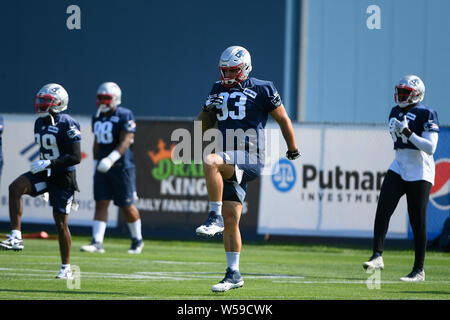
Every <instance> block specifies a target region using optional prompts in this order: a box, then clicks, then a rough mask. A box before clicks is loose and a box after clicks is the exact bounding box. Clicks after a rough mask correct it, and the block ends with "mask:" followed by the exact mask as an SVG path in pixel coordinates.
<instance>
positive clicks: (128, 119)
mask: <svg viewBox="0 0 450 320" xmlns="http://www.w3.org/2000/svg"><path fill="white" fill-rule="evenodd" d="M119 125H120V131H125V132H132V133H136V120H135V118H134V115H133V113H132V112H131V111H128V112H125V113H123V114H122V115H121V117H120V123H119Z"/></svg>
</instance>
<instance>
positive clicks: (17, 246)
mask: <svg viewBox="0 0 450 320" xmlns="http://www.w3.org/2000/svg"><path fill="white" fill-rule="evenodd" d="M0 249H2V250H14V251H22V250H23V240H22V239H17V238H15V237H14V238H13V237H11V236H9V238H8V240H4V241H2V242H0Z"/></svg>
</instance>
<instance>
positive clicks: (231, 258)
mask: <svg viewBox="0 0 450 320" xmlns="http://www.w3.org/2000/svg"><path fill="white" fill-rule="evenodd" d="M225 254H226V255H227V264H228V268H230V269H231V270H233V271H239V255H240V252H225Z"/></svg>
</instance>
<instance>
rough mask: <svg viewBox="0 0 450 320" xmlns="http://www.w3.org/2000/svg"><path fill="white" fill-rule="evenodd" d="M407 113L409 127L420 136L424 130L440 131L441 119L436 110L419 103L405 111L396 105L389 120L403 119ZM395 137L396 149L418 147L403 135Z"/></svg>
mask: <svg viewBox="0 0 450 320" xmlns="http://www.w3.org/2000/svg"><path fill="white" fill-rule="evenodd" d="M405 115H406V119H407V120H408V127H409V129H410V130H411V131H412V132H414V133H415V134H416V135H418V136H419V137H421V136H422V133H423V132H439V120H438V117H437V113H436V111H434V110H433V109H431V108H430V107H428V106H426V105H424V104H422V103H419V104H417V105H416V106H414V107H413V108H412V109H410V110H408V111H407V112H405V109H404V108H400V107H399V106H395V107H394V108H392V110H391V113H390V114H389V121H390V120H391V119H392V118H396V119H397V120H399V121H402V120H403V117H404V116H405ZM393 138H394V149H415V150H418V148H417V147H416V146H415V145H414V144H412V143H411V142H410V141H409V140H407V139H402V135H400V134H399V135H397V136H395V137H393Z"/></svg>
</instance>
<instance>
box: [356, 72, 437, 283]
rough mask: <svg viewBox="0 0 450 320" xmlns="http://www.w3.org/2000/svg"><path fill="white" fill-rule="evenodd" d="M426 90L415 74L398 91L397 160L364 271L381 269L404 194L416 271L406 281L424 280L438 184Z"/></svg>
mask: <svg viewBox="0 0 450 320" xmlns="http://www.w3.org/2000/svg"><path fill="white" fill-rule="evenodd" d="M424 95H425V85H424V84H423V82H422V80H421V79H420V78H419V77H417V76H415V75H407V76H404V77H403V78H402V79H401V80H400V82H399V84H398V85H396V86H395V102H396V103H397V104H398V105H397V106H395V107H394V108H392V110H391V112H390V114H389V132H390V134H391V136H392V139H393V141H394V149H395V159H394V161H393V162H392V164H391V166H390V167H389V170H388V172H387V174H386V177H385V178H384V181H383V184H382V186H381V191H380V198H379V200H378V205H377V211H376V217H375V226H374V240H373V254H372V257H371V258H370V259H369V260H368V261H366V262H364V263H363V267H364V269H366V270H367V269H383V268H384V262H383V258H382V254H383V250H384V241H385V238H386V233H387V231H388V226H389V220H390V218H391V216H392V214H393V213H394V210H395V208H396V207H397V204H398V202H399V200H400V198H401V197H402V196H403V195H405V194H406V200H407V205H408V214H409V221H410V223H411V227H412V231H413V234H414V249H415V260H414V266H413V269H412V271H411V273H409V274H408V275H407V276H405V277H402V278H400V280H402V281H408V282H417V281H424V280H425V271H424V261H425V250H426V244H427V227H426V215H427V204H428V198H429V195H430V190H431V187H432V185H433V184H434V176H435V165H434V159H433V154H434V152H435V150H436V146H437V142H438V133H439V121H438V117H437V113H436V111H434V110H433V109H431V108H430V107H428V106H426V105H424V104H422V103H421V102H422V100H423V98H424Z"/></svg>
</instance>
